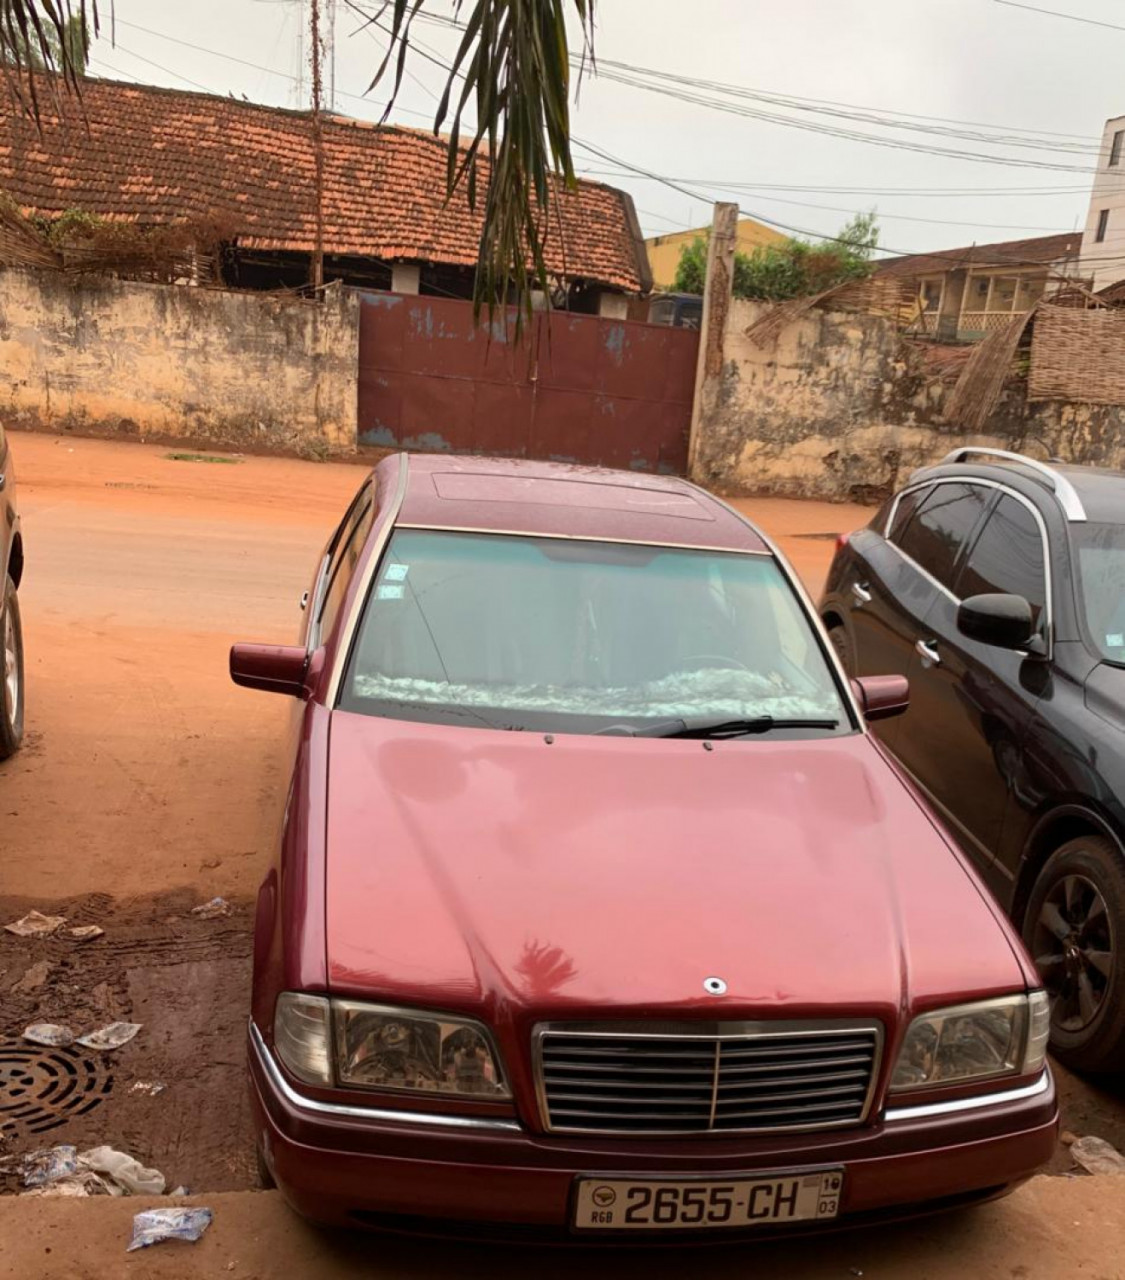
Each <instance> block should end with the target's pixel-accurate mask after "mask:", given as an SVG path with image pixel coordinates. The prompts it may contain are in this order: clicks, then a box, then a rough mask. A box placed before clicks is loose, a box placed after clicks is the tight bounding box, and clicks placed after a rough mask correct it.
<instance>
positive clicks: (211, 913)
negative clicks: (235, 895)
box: [191, 898, 230, 920]
mask: <svg viewBox="0 0 1125 1280" xmlns="http://www.w3.org/2000/svg"><path fill="white" fill-rule="evenodd" d="M191 914H192V915H193V916H200V917H201V918H202V919H204V920H213V919H214V918H215V917H216V916H229V915H230V903H229V902H228V901H227V900H226V898H212V899H211V901H210V902H204V903H202V904H201V905H200V906H198V907H192V909H191Z"/></svg>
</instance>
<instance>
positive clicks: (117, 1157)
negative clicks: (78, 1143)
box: [78, 1147, 165, 1196]
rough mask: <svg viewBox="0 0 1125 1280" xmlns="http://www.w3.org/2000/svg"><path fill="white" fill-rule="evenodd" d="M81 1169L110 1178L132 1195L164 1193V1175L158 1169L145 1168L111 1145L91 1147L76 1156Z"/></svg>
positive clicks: (158, 1194)
mask: <svg viewBox="0 0 1125 1280" xmlns="http://www.w3.org/2000/svg"><path fill="white" fill-rule="evenodd" d="M78 1165H79V1167H80V1168H82V1169H89V1170H92V1171H93V1172H94V1173H100V1174H103V1175H105V1176H106V1177H109V1178H112V1179H113V1181H114V1182H115V1183H117V1185H118V1186H119V1187H120V1188H121V1190H122V1191H125V1192H127V1193H128V1194H129V1195H134V1196H160V1195H163V1194H164V1185H165V1184H164V1175H163V1174H162V1173H161V1172H160V1171H159V1170H158V1169H146V1168H145V1166H144V1165H143V1164H141V1162H140V1161H139V1160H134V1159H133V1157H132V1156H127V1155H126V1154H125V1152H124V1151H115V1150H114V1149H113V1148H112V1147H91V1148H90V1150H89V1151H83V1152H82V1154H81V1155H80V1156H79V1157H78Z"/></svg>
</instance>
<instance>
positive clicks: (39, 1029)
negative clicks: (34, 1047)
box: [23, 1022, 74, 1049]
mask: <svg viewBox="0 0 1125 1280" xmlns="http://www.w3.org/2000/svg"><path fill="white" fill-rule="evenodd" d="M23 1038H24V1039H25V1040H27V1041H30V1043H31V1044H40V1045H44V1046H45V1047H47V1048H49V1049H65V1048H66V1047H67V1045H68V1044H73V1043H74V1032H73V1031H71V1029H70V1028H69V1027H64V1026H60V1025H59V1024H58V1023H57V1022H33V1023H32V1024H31V1026H30V1027H25V1028H24V1031H23Z"/></svg>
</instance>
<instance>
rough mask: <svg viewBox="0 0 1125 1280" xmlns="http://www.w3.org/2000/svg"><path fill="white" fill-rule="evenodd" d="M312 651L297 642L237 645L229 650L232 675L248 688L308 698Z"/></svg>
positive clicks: (236, 680) (233, 678) (232, 677)
mask: <svg viewBox="0 0 1125 1280" xmlns="http://www.w3.org/2000/svg"><path fill="white" fill-rule="evenodd" d="M309 665H310V663H309V654H308V650H307V649H303V648H300V647H298V646H296V645H277V644H236V645H232V646H231V651H230V678H231V679H232V680H233V681H234V682H235V684H240V685H242V686H243V688H246V689H264V690H265V691H266V692H267V693H285V694H288V695H289V696H290V697H294V698H307V697H308V687H307V683H306V678H305V677H306V673H307V670H308V667H309Z"/></svg>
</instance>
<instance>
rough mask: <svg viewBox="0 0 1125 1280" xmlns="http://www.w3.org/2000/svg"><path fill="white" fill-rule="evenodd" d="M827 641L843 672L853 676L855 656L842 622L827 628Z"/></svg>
mask: <svg viewBox="0 0 1125 1280" xmlns="http://www.w3.org/2000/svg"><path fill="white" fill-rule="evenodd" d="M828 639H829V640H831V641H832V648H833V649H835V650H836V656H837V657H838V658H839V659H840V664H841V665H842V666H843V668H844V671H845V672H846V673H847V674H848V675H849V676H850V675H854V674H855V655H854V654H853V653H852V641H851V637H850V636H849V635H848V633H847V630H846V629H845V627H844V624H843V623H842V622H834V623H832V624H831V625H830V626H829V628H828Z"/></svg>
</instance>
